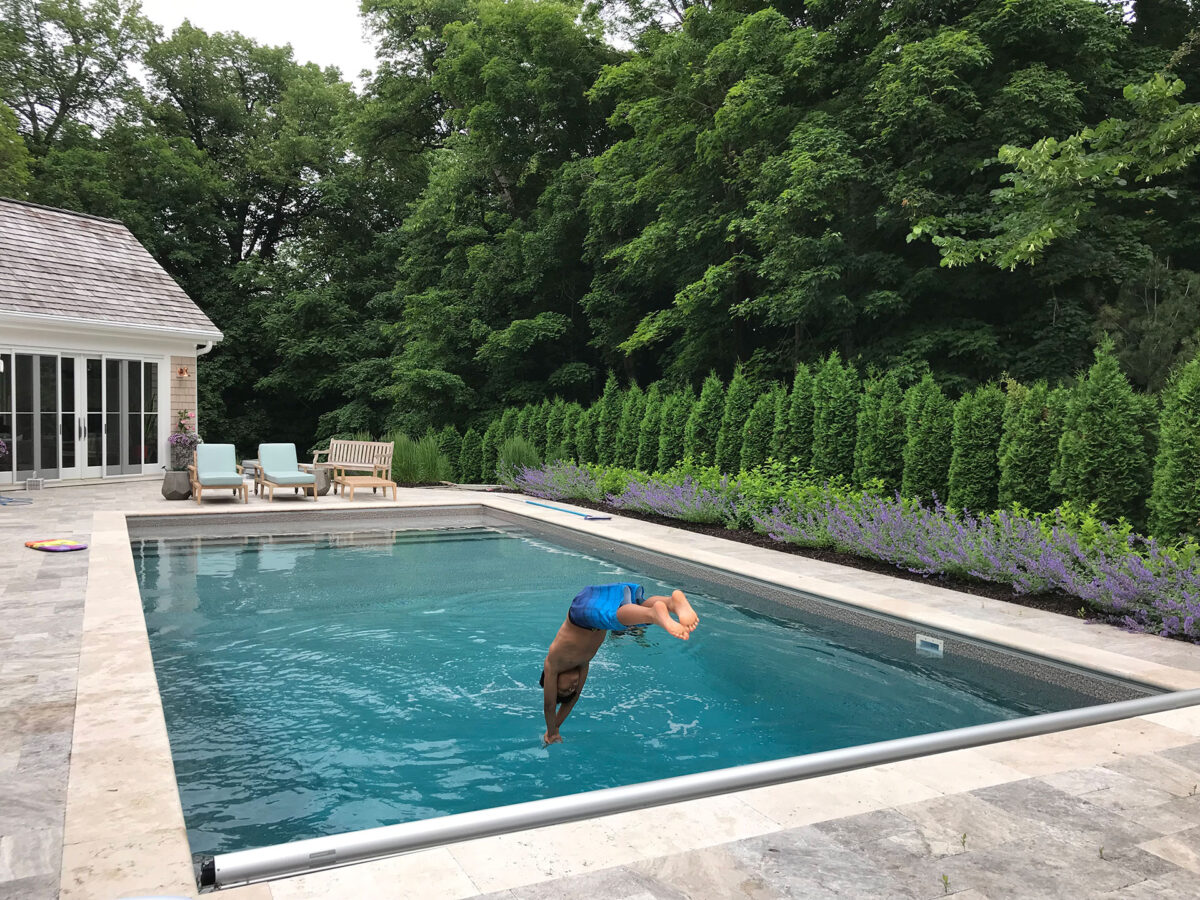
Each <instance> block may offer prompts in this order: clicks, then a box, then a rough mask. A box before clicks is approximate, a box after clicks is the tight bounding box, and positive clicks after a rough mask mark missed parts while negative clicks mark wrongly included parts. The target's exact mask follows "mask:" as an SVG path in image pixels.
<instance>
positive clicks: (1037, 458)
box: [997, 378, 1066, 512]
mask: <svg viewBox="0 0 1200 900" xmlns="http://www.w3.org/2000/svg"><path fill="white" fill-rule="evenodd" d="M1065 399H1066V397H1065V392H1064V391H1062V390H1051V389H1050V388H1049V387H1048V386H1047V385H1046V382H1044V381H1039V382H1037V383H1035V384H1034V385H1033V386H1032V387H1027V386H1026V385H1023V384H1021V383H1019V382H1018V381H1016V380H1015V379H1011V378H1010V379H1007V380H1006V381H1005V395H1004V422H1003V427H1002V431H1001V436H1000V447H999V458H998V463H999V469H1000V483H999V486H998V492H999V493H998V498H997V499H998V502H999V504H1000V506H1001V507H1003V508H1005V509H1007V508H1010V507H1012V506H1013V505H1014V504H1016V505H1017V506H1020V507H1022V508H1024V509H1031V510H1034V511H1035V512H1048V511H1049V510H1051V509H1053V508H1054V507H1055V506H1056V505H1057V504H1058V500H1059V499H1060V498H1059V496H1058V494H1057V492H1055V490H1054V489H1053V487H1051V478H1050V476H1051V472H1052V470H1053V468H1054V463H1055V460H1056V459H1057V458H1058V442H1059V439H1060V438H1061V436H1062V414H1063V405H1064V402H1065Z"/></svg>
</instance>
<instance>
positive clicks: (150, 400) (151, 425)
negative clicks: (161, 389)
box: [142, 362, 158, 465]
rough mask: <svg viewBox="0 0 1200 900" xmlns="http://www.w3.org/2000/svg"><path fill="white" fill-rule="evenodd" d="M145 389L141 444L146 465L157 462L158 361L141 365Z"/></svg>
mask: <svg viewBox="0 0 1200 900" xmlns="http://www.w3.org/2000/svg"><path fill="white" fill-rule="evenodd" d="M142 370H143V377H144V379H145V390H144V392H143V394H142V397H143V400H144V401H145V417H144V419H143V423H142V444H143V445H144V446H145V448H146V458H145V460H143V461H144V462H145V463H146V464H147V465H153V464H154V463H157V462H158V363H151V362H148V363H145V364H144V365H143V367H142Z"/></svg>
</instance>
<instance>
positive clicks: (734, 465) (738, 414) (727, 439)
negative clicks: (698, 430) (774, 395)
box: [717, 365, 758, 474]
mask: <svg viewBox="0 0 1200 900" xmlns="http://www.w3.org/2000/svg"><path fill="white" fill-rule="evenodd" d="M757 397H758V390H757V389H756V388H755V386H754V383H753V382H751V381H750V379H748V378H747V377H746V374H745V372H743V371H742V367H741V366H740V365H739V366H738V367H737V368H736V369H734V371H733V380H732V381H730V382H729V390H727V391H726V392H725V408H724V410H722V412H721V430H720V431H718V432H717V468H718V469H720V470H721V471H722V472H728V473H730V474H734V473H736V472H737V471H738V470H739V469H740V468H741V467H742V466H741V455H742V439H743V437H744V434H743V432H744V431H745V429H746V420H747V419H748V418H750V410H752V409H753V408H754V402H755V400H756V399H757Z"/></svg>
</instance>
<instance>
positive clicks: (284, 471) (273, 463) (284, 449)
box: [255, 444, 317, 500]
mask: <svg viewBox="0 0 1200 900" xmlns="http://www.w3.org/2000/svg"><path fill="white" fill-rule="evenodd" d="M255 481H257V482H258V483H259V484H260V485H261V486H262V487H263V492H264V493H266V492H267V490H269V491H270V493H269V494H268V495H267V499H269V500H274V499H275V488H277V487H290V488H296V489H297V490H300V489H303V490H304V491H305V492H306V493H307V492H310V491H311V492H312V498H313V500H316V499H317V479H316V476H315V475H313V473H312V472H302V471H300V466H299V465H297V463H296V445H295V444H259V445H258V475H257V476H256V477H255Z"/></svg>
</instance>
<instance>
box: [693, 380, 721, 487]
mask: <svg viewBox="0 0 1200 900" xmlns="http://www.w3.org/2000/svg"><path fill="white" fill-rule="evenodd" d="M724 415H725V386H724V385H723V384H722V383H721V379H720V378H718V377H717V373H716V372H711V373H709V376H708V377H707V378H705V379H704V386H703V387H702V388H701V389H700V400H699V401H698V402H697V403H696V404H695V406H693V407H692V412H691V415H690V416H689V417H688V422H687V431H686V432H685V434H684V439H683V452H684V454H685V455H687V456H690V457H691V458H692V460H693V461H694V462H696V463H698V464H699V465H702V466H711V465H714V464H715V463H716V458H717V435H718V434H719V432H720V428H721V418H722V417H723V416H724Z"/></svg>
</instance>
